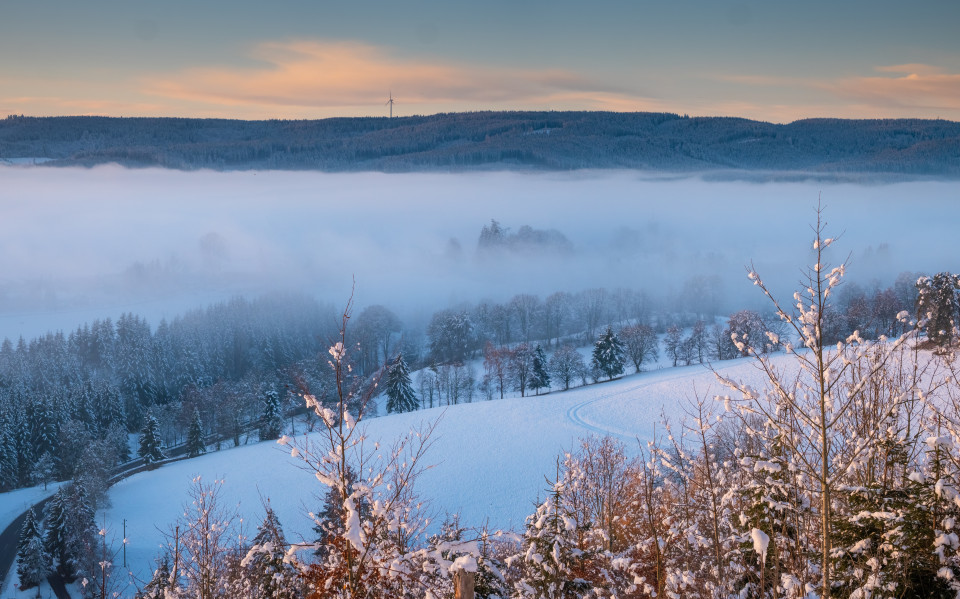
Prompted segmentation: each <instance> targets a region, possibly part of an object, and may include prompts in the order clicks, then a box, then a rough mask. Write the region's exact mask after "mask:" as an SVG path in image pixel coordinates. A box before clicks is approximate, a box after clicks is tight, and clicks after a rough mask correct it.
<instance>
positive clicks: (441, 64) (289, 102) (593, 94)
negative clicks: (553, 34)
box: [144, 41, 650, 111]
mask: <svg viewBox="0 0 960 599" xmlns="http://www.w3.org/2000/svg"><path fill="white" fill-rule="evenodd" d="M252 58H254V59H256V61H257V63H258V64H257V65H256V66H252V67H242V68H239V67H204V68H194V69H188V70H184V71H181V72H179V73H174V74H170V75H165V76H152V77H148V78H146V79H145V81H144V91H145V92H146V93H147V94H149V95H154V96H162V97H166V98H171V99H177V100H185V101H191V102H201V103H206V104H211V105H220V106H228V107H242V106H273V107H278V108H284V107H288V108H289V107H304V108H321V109H322V108H336V107H351V106H352V107H360V106H374V105H379V104H382V103H383V101H384V100H386V98H387V94H388V93H393V94H394V96H395V97H397V98H398V101H402V103H403V104H404V105H406V106H409V107H414V111H416V108H415V107H416V106H417V105H436V104H447V105H453V106H456V105H458V104H469V105H473V106H476V105H482V106H484V107H488V108H500V109H504V108H513V107H530V106H540V107H551V106H555V105H556V106H558V107H564V108H568V107H570V106H571V105H574V104H575V105H578V106H579V107H581V108H588V109H598V108H599V109H608V110H617V109H619V110H643V109H645V108H644V107H645V105H646V104H647V103H649V102H650V100H649V99H647V98H643V97H642V96H641V95H640V94H637V93H634V92H631V90H628V89H623V88H618V87H616V86H612V85H609V84H606V83H601V82H599V81H595V80H593V79H591V78H589V77H585V76H583V75H581V74H578V73H575V72H572V71H569V70H564V69H522V68H494V67H489V66H480V65H474V64H456V63H452V62H445V61H442V60H437V59H412V58H403V57H397V56H394V55H392V54H391V52H390V51H389V50H388V49H385V48H380V47H376V46H371V45H368V44H363V43H358V42H318V41H296V42H288V43H279V42H272V43H263V44H260V45H258V46H257V47H256V48H255V49H254V50H253V52H252ZM408 111H409V109H408Z"/></svg>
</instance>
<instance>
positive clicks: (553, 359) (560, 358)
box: [547, 345, 587, 391]
mask: <svg viewBox="0 0 960 599" xmlns="http://www.w3.org/2000/svg"><path fill="white" fill-rule="evenodd" d="M547 367H548V369H549V371H550V374H552V375H553V377H554V378H555V379H556V380H557V381H559V382H560V383H562V384H563V390H564V391H566V390H567V389H569V388H570V383H571V382H573V380H574V379H578V378H579V379H581V380H582V379H584V378H586V372H587V366H586V364H584V361H583V356H582V355H580V352H578V351H577V350H576V349H575V348H573V347H571V346H569V345H564V346H562V347H560V349H558V350H557V351H555V352H553V355H552V356H550V362H549V363H548V364H547Z"/></svg>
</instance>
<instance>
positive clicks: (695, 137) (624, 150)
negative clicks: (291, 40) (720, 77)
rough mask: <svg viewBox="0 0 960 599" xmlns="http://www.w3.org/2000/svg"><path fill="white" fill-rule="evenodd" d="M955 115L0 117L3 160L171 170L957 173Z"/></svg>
mask: <svg viewBox="0 0 960 599" xmlns="http://www.w3.org/2000/svg"><path fill="white" fill-rule="evenodd" d="M958 136H960V124H958V123H955V122H951V121H945V120H921V119H879V120H844V119H807V120H801V121H796V122H793V123H787V124H773V123H763V122H758V121H750V120H747V119H735V118H719V117H694V118H690V117H687V116H686V115H678V114H669V113H612V112H471V113H451V114H437V115H432V116H410V117H399V118H393V119H390V118H386V117H384V118H370V117H365V118H332V119H322V120H314V121H303V120H301V121H280V120H272V121H236V120H224V119H185V118H108V117H25V116H17V115H11V116H8V117H7V118H6V119H4V120H0V159H3V158H19V157H42V158H50V159H53V160H52V161H51V162H49V163H47V164H49V165H84V166H90V165H95V164H107V163H118V164H121V165H125V166H132V167H144V166H160V167H166V168H176V169H201V168H208V169H220V170H236V169H291V170H327V171H349V170H381V171H412V170H449V169H455V170H470V169H477V168H489V167H490V165H491V164H495V165H498V166H499V167H501V168H510V167H517V168H524V169H530V168H535V169H542V170H558V169H559V170H570V169H583V168H619V169H622V168H633V169H647V170H650V169H653V170H658V169H661V170H662V169H667V170H680V171H695V170H705V169H709V170H746V171H749V170H761V169H762V170H774V171H780V172H797V173H801V174H806V173H809V172H819V173H821V174H823V175H830V174H837V173H862V172H869V173H888V174H891V175H893V176H904V175H914V176H916V175H946V176H956V175H957V174H958V173H960V171H958V166H957V163H956V160H955V159H954V158H955V154H954V148H955V143H956V142H955V140H956V139H957V137H958Z"/></svg>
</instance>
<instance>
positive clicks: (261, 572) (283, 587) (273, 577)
mask: <svg viewBox="0 0 960 599" xmlns="http://www.w3.org/2000/svg"><path fill="white" fill-rule="evenodd" d="M266 508H267V515H266V517H265V518H264V519H263V523H262V524H260V526H259V527H258V528H257V534H256V536H254V538H253V545H252V546H251V547H250V550H249V551H248V552H247V555H246V557H244V559H243V560H242V561H241V562H240V566H241V567H242V568H243V573H242V576H243V585H242V586H243V591H244V596H245V597H248V598H249V599H295V598H296V597H298V596H299V595H300V584H299V582H298V577H299V573H298V571H297V569H296V568H294V567H293V566H292V565H291V564H289V563H287V562H286V561H284V554H285V552H286V547H287V541H286V539H285V538H284V536H283V528H282V527H281V526H280V520H279V519H278V518H277V515H276V513H275V512H274V511H273V509H272V508H271V507H270V506H269V504H268V505H267V506H266Z"/></svg>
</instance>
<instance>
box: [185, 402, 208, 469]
mask: <svg viewBox="0 0 960 599" xmlns="http://www.w3.org/2000/svg"><path fill="white" fill-rule="evenodd" d="M206 452H207V446H206V444H205V443H204V442H203V423H201V422H200V410H197V409H196V408H194V410H193V420H191V421H190V430H189V432H188V433H187V456H189V457H191V458H195V457H197V456H199V455H201V454H204V453H206Z"/></svg>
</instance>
